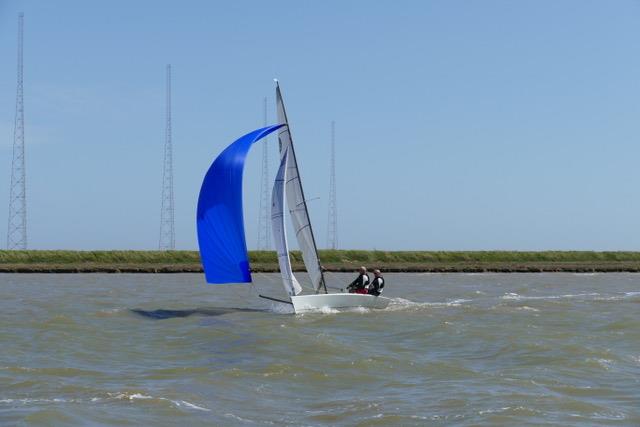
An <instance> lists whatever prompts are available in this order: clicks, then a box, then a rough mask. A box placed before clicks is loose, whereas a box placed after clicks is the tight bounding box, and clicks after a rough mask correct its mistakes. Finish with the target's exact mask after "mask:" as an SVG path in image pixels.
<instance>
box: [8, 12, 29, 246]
mask: <svg viewBox="0 0 640 427" xmlns="http://www.w3.org/2000/svg"><path fill="white" fill-rule="evenodd" d="M23 30H24V14H23V13H22V12H21V13H20V14H19V15H18V86H17V91H16V115H15V124H14V130H13V160H12V163H11V188H10V191H9V193H10V195H9V221H8V226H7V249H10V250H25V249H27V198H26V177H25V175H26V174H25V159H24V98H23V87H22V83H23V64H22V47H23Z"/></svg>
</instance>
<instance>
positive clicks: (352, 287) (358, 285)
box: [347, 274, 369, 292]
mask: <svg viewBox="0 0 640 427" xmlns="http://www.w3.org/2000/svg"><path fill="white" fill-rule="evenodd" d="M368 284H369V276H367V275H366V274H361V275H359V276H358V277H357V278H356V280H354V281H353V282H351V283H350V284H349V286H347V289H348V290H349V292H355V291H358V290H361V289H364V287H365V286H367V285H368Z"/></svg>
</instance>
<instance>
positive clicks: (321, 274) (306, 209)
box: [274, 79, 329, 294]
mask: <svg viewBox="0 0 640 427" xmlns="http://www.w3.org/2000/svg"><path fill="white" fill-rule="evenodd" d="M274 80H275V82H276V103H277V99H278V98H280V101H281V102H282V113H283V114H284V124H286V125H287V130H288V131H289V137H290V139H291V155H292V157H293V159H294V161H295V164H296V168H297V167H298V159H297V157H296V150H295V148H294V147H293V135H291V127H290V126H289V119H288V118H287V110H286V108H285V106H284V99H283V98H282V93H281V92H280V83H279V82H278V80H277V79H274ZM298 180H299V181H300V193H301V194H302V201H303V203H302V204H303V205H304V211H305V214H306V215H307V220H308V221H309V231H310V232H311V240H312V241H313V249H314V250H315V251H316V259H317V260H318V270H320V283H321V284H322V288H323V289H324V293H325V294H327V293H329V292H327V284H326V282H325V279H324V272H323V271H322V265H320V256H319V255H318V245H316V237H315V235H314V234H313V227H312V226H311V218H310V217H309V209H308V208H307V198H306V197H305V196H304V189H303V188H302V178H301V177H300V169H298ZM318 290H319V288H318V289H317V290H316V293H318Z"/></svg>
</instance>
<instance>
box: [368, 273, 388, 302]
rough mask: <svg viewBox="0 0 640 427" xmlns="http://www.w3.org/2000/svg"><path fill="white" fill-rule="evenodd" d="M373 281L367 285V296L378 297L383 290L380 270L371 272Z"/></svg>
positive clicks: (382, 278)
mask: <svg viewBox="0 0 640 427" xmlns="http://www.w3.org/2000/svg"><path fill="white" fill-rule="evenodd" d="M373 275H374V278H373V281H372V282H371V284H370V285H369V288H368V291H369V295H375V296H378V295H380V294H381V293H382V288H384V277H382V273H380V270H378V269H376V270H373Z"/></svg>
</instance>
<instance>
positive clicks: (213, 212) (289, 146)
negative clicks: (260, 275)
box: [197, 81, 390, 313]
mask: <svg viewBox="0 0 640 427" xmlns="http://www.w3.org/2000/svg"><path fill="white" fill-rule="evenodd" d="M276 106H277V117H278V122H279V124H277V125H273V126H267V127H264V128H261V129H257V130H255V131H253V132H250V133H248V134H246V135H244V136H243V137H241V138H239V139H238V140H236V141H235V142H233V143H232V144H231V145H229V146H228V147H227V148H226V149H225V150H224V151H222V153H220V155H219V156H218V157H217V158H216V159H215V160H214V162H213V164H212V165H211V167H210V168H209V170H208V171H207V173H206V175H205V178H204V180H203V183H202V187H201V189H200V196H199V198H198V209H197V229H198V244H199V247H200V257H201V260H202V265H203V268H204V272H205V279H206V281H207V283H210V284H221V283H251V281H252V278H251V268H250V264H249V256H248V253H247V245H246V240H245V233H244V219H243V218H244V216H243V209H242V175H243V170H244V162H245V159H246V156H247V154H248V152H249V150H250V148H251V146H252V145H253V144H254V143H256V142H257V141H259V140H260V139H262V138H264V137H266V136H267V135H269V134H271V133H273V132H277V135H278V141H279V151H280V166H279V168H278V172H277V174H276V178H275V181H274V185H273V191H272V200H271V202H272V204H271V225H272V231H273V237H274V242H275V246H276V251H277V254H278V265H279V267H280V273H281V277H282V283H283V285H284V288H285V291H286V293H287V296H288V298H289V301H286V300H282V299H278V298H273V297H268V296H264V295H260V296H261V297H263V298H267V299H270V300H274V301H279V302H282V303H287V304H291V305H292V306H293V310H294V312H295V313H303V312H309V311H324V310H331V309H342V308H357V307H365V308H377V309H379V308H385V307H386V306H387V305H388V304H389V301H390V300H389V298H385V297H380V296H373V295H364V294H353V293H343V292H340V293H329V292H328V291H327V284H326V281H325V277H324V272H323V269H322V266H321V264H320V258H319V256H318V249H317V246H316V242H315V237H314V234H313V228H312V226H311V220H310V218H309V210H308V207H307V200H306V199H305V197H304V191H303V189H302V181H301V178H300V171H299V169H298V162H297V159H296V153H295V148H294V145H293V138H292V137H291V130H290V127H289V122H288V120H287V114H286V110H285V107H284V101H283V99H282V93H281V91H280V85H279V83H278V82H277V81H276ZM287 213H288V214H289V215H288V216H289V218H290V219H291V222H292V225H293V229H294V231H295V236H296V240H297V242H298V246H299V248H300V251H301V252H302V259H303V261H304V265H305V268H306V270H307V273H308V275H309V278H310V280H311V286H310V292H309V293H308V294H303V288H302V286H301V284H300V282H299V281H298V280H297V278H296V277H295V275H294V274H293V271H292V268H291V259H290V257H289V248H288V242H287V233H286V221H285V217H286V214H287Z"/></svg>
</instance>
